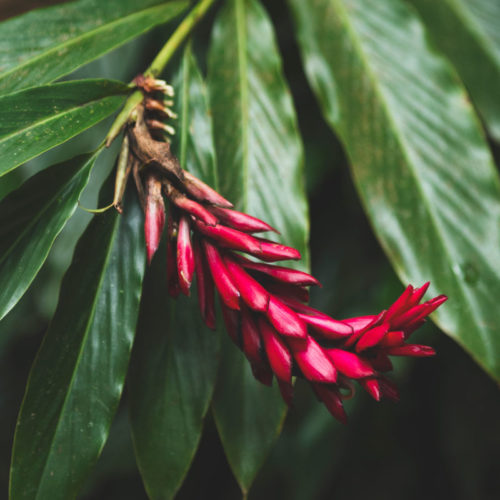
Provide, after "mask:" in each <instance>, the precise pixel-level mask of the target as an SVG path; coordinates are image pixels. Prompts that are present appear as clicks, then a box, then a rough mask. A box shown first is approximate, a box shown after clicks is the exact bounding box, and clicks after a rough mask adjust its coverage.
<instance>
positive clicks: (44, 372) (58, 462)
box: [10, 189, 145, 500]
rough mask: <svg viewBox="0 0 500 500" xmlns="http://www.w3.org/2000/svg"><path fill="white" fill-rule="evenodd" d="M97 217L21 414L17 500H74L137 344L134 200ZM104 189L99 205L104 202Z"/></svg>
mask: <svg viewBox="0 0 500 500" xmlns="http://www.w3.org/2000/svg"><path fill="white" fill-rule="evenodd" d="M129 195H130V196H129V197H128V199H127V201H126V207H125V211H124V214H123V215H122V216H120V215H119V214H118V213H117V212H116V211H115V210H109V211H108V212H106V213H104V214H101V215H96V216H95V217H94V219H93V220H92V221H91V223H90V225H89V226H88V228H87V229H86V231H85V233H84V234H83V236H82V237H81V239H80V241H79V243H78V245H77V248H76V250H75V254H74V258H73V262H72V264H71V266H70V268H69V270H68V272H67V273H66V275H65V277H64V280H63V283H62V287H61V293H60V298H59V304H58V307H57V310H56V313H55V316H54V318H53V320H52V323H51V325H50V327H49V330H48V331H47V333H46V335H45V338H44V340H43V343H42V345H41V347H40V350H39V352H38V355H37V357H36V360H35V363H34V365H33V367H32V369H31V373H30V377H29V380H28V385H27V389H26V394H25V396H24V401H23V404H22V407H21V412H20V415H19V419H18V423H17V429H16V435H15V442H14V451H13V459H12V469H11V486H10V487H11V498H12V500H17V499H23V498H26V499H28V498H29V499H30V500H33V499H46V498H51V499H54V500H56V499H61V500H66V499H68V498H74V497H75V496H76V494H77V492H78V491H79V489H80V487H81V486H82V483H83V481H84V480H85V478H86V476H87V474H88V473H89V471H90V470H91V468H92V466H93V465H94V463H95V461H96V460H97V457H98V456H99V454H100V452H101V450H102V447H103V446H104V443H105V442H106V439H107V435H108V431H109V427H110V425H111V420H112V419H113V416H114V414H115V410H116V407H117V405H118V402H119V399H120V396H121V392H122V389H123V384H124V379H125V374H126V371H127V365H128V360H129V356H130V350H131V347H132V342H133V339H134V334H135V328H136V322H137V316H138V311H139V299H140V294H141V286H142V278H143V273H144V268H145V249H144V248H145V245H144V238H143V235H142V219H143V217H142V211H141V209H140V207H139V205H138V202H137V199H136V194H135V192H132V191H130V193H129ZM110 197H111V191H110V190H109V189H106V190H105V196H103V197H102V199H101V201H103V200H108V199H109V198H110Z"/></svg>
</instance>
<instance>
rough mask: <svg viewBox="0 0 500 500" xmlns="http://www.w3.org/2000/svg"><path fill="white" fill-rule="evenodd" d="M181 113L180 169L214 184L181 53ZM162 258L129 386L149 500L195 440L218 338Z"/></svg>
mask: <svg viewBox="0 0 500 500" xmlns="http://www.w3.org/2000/svg"><path fill="white" fill-rule="evenodd" d="M174 85H175V89H176V93H177V96H178V97H177V99H176V104H177V108H176V111H177V113H178V115H179V127H178V130H177V135H176V137H178V139H176V140H175V141H174V143H173V147H174V151H175V150H177V152H178V154H179V159H180V161H181V165H183V166H186V164H187V166H188V169H189V170H190V171H191V172H193V173H194V174H195V175H197V176H199V177H200V178H202V179H203V180H204V181H206V182H209V183H210V184H212V185H214V183H215V165H214V151H213V143H212V130H211V121H210V118H209V115H208V107H207V100H206V95H205V88H204V85H203V81H202V78H201V74H200V72H199V69H198V67H197V65H196V62H195V60H194V58H193V56H192V54H191V50H190V47H189V46H188V48H187V49H186V51H185V53H184V56H183V59H182V67H181V72H180V74H179V75H178V77H177V78H176V79H175V80H174ZM165 273H166V269H165V261H164V259H158V258H156V259H155V261H154V263H153V268H152V269H151V272H150V273H149V279H148V280H147V282H146V283H147V284H146V286H145V292H144V295H143V300H142V304H141V315H140V322H139V334H138V338H137V341H136V344H135V346H134V354H133V362H132V367H131V373H130V377H129V381H130V405H131V421H132V431H133V437H134V447H135V452H136V457H137V463H138V465H139V469H140V471H141V475H142V478H143V481H144V484H145V487H146V491H147V492H148V495H149V497H150V498H151V499H162V500H164V499H169V498H173V497H174V495H175V493H176V492H177V490H178V489H179V488H180V486H181V484H182V481H183V480H184V477H185V476H186V474H187V472H188V470H189V467H190V465H191V462H192V460H193V458H194V455H195V452H196V449H197V448H198V444H199V442H200V437H201V433H202V429H203V419H204V417H205V414H206V412H207V410H208V408H209V406H210V400H211V399H212V394H213V390H214V386H215V380H216V374H217V367H218V364H219V349H220V335H219V332H212V331H210V330H209V329H208V328H207V327H206V326H205V324H204V323H203V321H202V319H201V315H200V314H199V313H198V311H197V307H196V306H197V304H196V299H195V298H194V297H196V289H195V288H194V287H193V288H194V289H193V290H192V292H191V298H186V297H179V298H178V299H177V300H176V301H174V300H172V299H170V300H168V291H167V287H166V279H165Z"/></svg>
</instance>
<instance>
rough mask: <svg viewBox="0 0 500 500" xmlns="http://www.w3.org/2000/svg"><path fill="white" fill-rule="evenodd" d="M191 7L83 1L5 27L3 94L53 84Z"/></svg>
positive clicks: (149, 0) (157, 0)
mask: <svg viewBox="0 0 500 500" xmlns="http://www.w3.org/2000/svg"><path fill="white" fill-rule="evenodd" d="M187 6H188V2H187V1H171V2H165V1H164V0H141V1H140V2H137V1H136V0H106V1H104V2H103V1H102V0H80V1H78V2H70V3H66V4H64V5H58V6H55V7H50V8H46V9H41V10H36V11H33V12H30V13H28V14H25V15H22V16H20V17H17V18H15V19H12V20H8V21H5V22H3V23H1V24H0V94H8V93H10V92H13V91H15V90H20V89H23V88H27V87H34V86H38V85H43V84H45V83H49V82H52V81H54V80H56V79H58V78H60V77H61V76H63V75H67V74H68V73H71V72H72V71H73V70H75V69H76V68H79V67H80V66H82V65H83V64H85V63H88V62H90V61H92V60H94V59H97V58H98V57H99V56H101V55H103V54H105V53H106V52H108V51H110V50H111V49H113V48H115V47H118V46H120V45H122V44H123V43H125V42H127V41H128V40H131V39H132V38H135V37H137V36H139V35H140V34H141V33H144V32H145V31H147V30H149V29H151V28H153V27H154V26H157V25H158V24H161V23H165V22H167V21H169V20H170V19H172V18H173V17H175V16H177V15H178V14H180V12H182V11H183V10H184V9H185V8H186V7H187Z"/></svg>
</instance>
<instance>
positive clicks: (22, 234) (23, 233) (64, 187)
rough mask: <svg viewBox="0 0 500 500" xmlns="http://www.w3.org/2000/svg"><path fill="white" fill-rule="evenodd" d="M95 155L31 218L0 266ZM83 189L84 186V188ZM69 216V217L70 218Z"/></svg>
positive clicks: (2, 258) (1, 258)
mask: <svg viewBox="0 0 500 500" xmlns="http://www.w3.org/2000/svg"><path fill="white" fill-rule="evenodd" d="M96 155H97V153H95V154H93V155H92V156H91V157H90V158H89V159H88V160H87V161H86V162H85V164H84V165H83V166H82V167H80V169H78V172H76V173H75V175H73V176H72V177H70V178H69V179H68V181H67V182H65V183H64V184H62V185H61V187H60V189H58V190H57V191H56V192H55V194H54V196H52V197H51V198H50V200H48V201H47V202H46V203H45V204H44V205H43V208H42V209H41V210H39V211H38V212H37V216H36V217H35V218H33V219H32V220H31V221H30V222H29V224H28V225H27V226H25V229H24V230H23V231H21V233H20V234H19V236H18V237H17V238H16V239H15V241H14V242H13V244H12V245H11V246H10V247H9V249H8V250H7V251H6V252H5V253H4V254H3V255H2V256H0V266H1V265H2V263H3V262H4V260H5V259H6V258H7V257H8V256H9V255H10V254H11V252H12V250H13V249H14V248H15V247H16V245H17V244H18V242H19V241H20V240H21V239H22V238H24V237H25V236H26V233H27V232H29V231H30V230H31V228H32V227H33V226H34V225H35V224H37V223H38V222H39V220H40V219H41V218H42V217H43V215H44V214H45V213H46V212H47V210H48V209H49V208H50V206H51V205H52V204H53V203H54V199H55V198H57V197H59V195H60V194H61V193H62V192H63V191H64V190H65V189H66V188H67V187H68V186H69V185H70V184H71V183H73V182H74V181H75V179H76V177H78V176H79V175H80V174H81V173H82V172H83V170H84V169H85V168H87V166H89V163H91V162H94V161H95V158H96ZM84 187H85V186H84ZM74 205H75V206H74V209H75V208H76V203H75V204H74ZM74 209H73V210H72V211H71V215H72V214H73V212H74ZM71 215H70V216H69V217H71ZM60 232H61V230H59V231H58V233H57V234H56V235H55V237H57V235H58V234H59V233H60Z"/></svg>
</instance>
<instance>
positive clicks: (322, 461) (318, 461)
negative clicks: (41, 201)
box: [0, 0, 500, 500]
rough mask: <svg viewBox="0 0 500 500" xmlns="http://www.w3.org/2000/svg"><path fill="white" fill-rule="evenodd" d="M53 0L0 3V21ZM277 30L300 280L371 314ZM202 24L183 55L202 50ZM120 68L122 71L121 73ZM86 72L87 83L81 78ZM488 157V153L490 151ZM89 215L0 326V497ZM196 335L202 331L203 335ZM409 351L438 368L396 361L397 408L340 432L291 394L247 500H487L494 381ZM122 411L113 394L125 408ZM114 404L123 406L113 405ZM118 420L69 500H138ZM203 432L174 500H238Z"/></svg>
mask: <svg viewBox="0 0 500 500" xmlns="http://www.w3.org/2000/svg"><path fill="white" fill-rule="evenodd" d="M52 3H57V2H54V1H52V2H50V1H45V2H41V1H38V2H37V1H20V0H17V1H16V2H11V1H8V0H0V19H2V18H7V17H9V16H12V15H14V14H18V13H20V12H21V11H22V10H29V9H31V8H34V7H38V6H40V5H42V4H43V5H47V4H52ZM264 5H265V7H266V8H267V9H268V11H269V13H270V15H271V17H272V19H273V22H274V24H275V28H276V30H277V34H278V39H279V44H280V49H281V54H282V56H283V58H284V65H285V72H286V76H287V78H288V81H289V83H290V86H291V90H292V94H293V98H294V102H295V106H296V109H297V112H298V119H299V126H300V129H301V133H302V137H303V139H304V144H305V153H306V175H307V179H306V181H307V191H308V198H309V203H310V220H311V262H312V272H313V274H314V275H316V276H317V277H318V278H319V279H320V280H321V281H322V282H323V284H324V289H323V290H322V293H321V294H316V295H313V299H312V302H313V304H314V305H316V306H319V307H321V308H323V309H324V310H325V311H326V312H328V313H331V314H334V315H338V316H341V317H342V316H348V315H351V314H357V313H360V314H362V313H363V312H366V313H369V312H371V311H375V310H378V309H382V308H383V307H384V305H385V304H387V303H389V302H390V301H391V300H393V299H394V298H395V297H396V296H397V295H398V293H399V292H400V290H401V285H400V283H399V281H398V279H397V278H396V276H395V274H394V272H393V271H392V268H391V266H390V265H389V263H388V261H387V259H386V257H385V255H384V253H383V252H382V250H381V248H380V246H379V244H378V242H377V241H376V239H375V237H374V236H373V233H372V230H371V228H370V225H369V223H368V221H367V219H366V216H365V215H364V212H363V210H362V208H361V206H360V203H359V199H358V197H357V195H356V192H355V189H354V186H353V183H352V179H351V176H350V173H349V170H348V166H347V160H346V157H345V154H344V151H343V149H342V146H341V145H340V143H339V142H338V140H337V139H336V137H335V136H334V135H333V134H332V132H331V131H330V129H329V128H328V127H327V125H326V124H325V122H324V120H323V118H322V115H321V113H320V111H319V109H318V106H317V104H316V100H315V99H314V97H313V95H312V92H311V90H310V88H309V86H308V84H307V81H306V78H305V76H304V74H303V70H302V64H301V62H300V60H299V53H298V49H297V47H296V45H295V41H294V36H293V27H292V24H291V19H290V18H289V15H288V11H287V9H286V8H285V2H284V1H282V0H279V1H267V2H264ZM210 23H211V17H210V16H209V18H208V19H207V20H206V21H205V22H204V23H203V24H202V26H201V29H200V31H199V36H198V39H197V41H196V42H197V43H196V47H197V50H199V51H200V52H203V51H204V50H205V47H206V41H207V39H208V28H209V25H210ZM164 39H165V35H164V32H162V30H161V29H160V30H156V31H154V32H153V33H151V34H149V35H147V36H144V37H142V38H141V39H139V40H138V41H135V42H133V43H130V44H128V45H127V46H125V47H124V48H120V49H118V50H116V51H114V52H113V53H111V54H110V55H108V56H106V57H105V59H104V61H101V62H96V63H93V65H92V66H91V68H89V67H87V68H83V69H82V70H80V76H82V77H85V76H88V75H92V76H103V77H114V78H122V79H123V80H124V81H127V80H128V79H130V78H131V77H132V76H133V75H134V74H135V72H137V71H139V70H140V69H141V68H143V67H144V66H145V65H146V64H147V63H149V61H150V58H151V54H154V52H155V47H157V46H159V43H160V42H161V41H162V40H164ZM124 60H125V63H124ZM86 72H88V75H87V74H86ZM102 130H106V128H105V127H104V128H100V129H99V130H97V131H96V130H92V131H90V132H88V133H86V134H84V137H83V138H78V139H77V141H72V143H71V144H69V145H68V144H66V145H64V146H62V147H59V148H57V150H56V151H55V152H51V153H48V154H46V155H44V156H42V157H41V158H40V159H38V160H35V161H32V162H31V164H28V165H27V166H25V167H23V169H20V170H19V171H16V172H15V175H13V174H11V175H10V176H9V182H11V183H12V184H11V185H17V184H19V183H20V182H21V180H22V179H23V178H26V177H27V176H28V175H31V173H32V172H34V171H35V170H37V169H39V168H41V166H42V165H45V164H49V163H51V162H53V161H54V159H55V158H56V157H57V158H64V157H67V156H68V154H70V153H68V152H69V151H70V150H71V148H72V147H75V146H76V147H82V146H84V145H86V144H92V143H95V142H96V141H97V140H98V139H99V137H101V136H102V133H103V132H102ZM491 146H492V148H493V151H494V153H495V154H496V156H497V158H498V155H499V151H498V148H496V147H495V146H494V144H491ZM99 177H101V178H102V177H104V173H98V175H96V174H95V173H94V174H93V178H92V184H91V187H90V188H89V189H88V190H87V194H86V198H85V199H84V201H85V202H86V203H87V204H89V205H90V204H92V203H95V196H96V194H95V191H96V188H94V189H93V188H92V186H97V185H98V184H99V182H100V179H99ZM1 195H2V193H0V196H1ZM88 219H89V217H88V216H87V215H86V214H84V213H78V216H77V217H76V218H74V220H72V221H71V223H70V224H69V225H68V226H67V227H66V228H65V229H64V231H63V233H62V234H61V235H60V236H59V238H58V240H57V242H56V246H55V248H54V250H53V251H52V253H51V256H50V258H49V260H48V261H47V262H46V264H45V265H44V268H43V269H42V272H41V273H40V274H39V276H38V277H37V278H36V281H35V284H34V286H33V287H32V288H31V289H30V291H29V292H28V293H27V294H26V295H25V296H24V298H23V299H22V300H21V302H20V303H19V304H18V305H17V306H16V307H15V308H14V309H13V310H12V311H11V313H10V314H9V315H8V316H7V318H6V319H5V321H4V322H3V323H2V324H1V326H0V329H1V335H0V492H1V493H0V497H2V498H3V497H4V496H5V495H6V493H5V492H6V491H7V484H8V469H9V462H10V452H11V447H12V437H13V434H14V428H15V421H16V417H17V412H18V409H19V406H20V403H21V399H22V396H23V392H24V387H25V384H26V379H27V376H28V372H29V368H30V365H31V363H32V360H33V358H34V355H35V353H36V351H37V349H38V346H39V344H40V341H41V338H42V336H43V334H44V332H45V330H46V328H47V324H48V321H49V318H50V317H51V315H52V312H53V310H54V306H55V303H56V301H57V294H58V288H59V283H60V279H61V275H62V272H63V271H64V269H65V267H67V265H68V263H69V260H70V257H71V254H72V249H73V246H74V244H75V242H76V239H77V238H78V236H79V234H80V232H81V231H82V228H83V227H84V226H85V224H86V222H87V221H88ZM207 334H208V332H207ZM419 335H420V337H419V339H420V340H421V341H422V342H424V341H425V342H426V343H429V344H431V345H433V346H435V347H436V349H437V351H438V356H437V357H436V358H433V359H428V360H423V361H419V362H416V363H412V362H406V363H400V366H398V369H397V370H396V371H397V377H398V382H399V384H400V385H401V394H402V398H401V402H400V403H399V404H392V403H385V402H384V403H381V404H376V403H374V402H373V401H371V400H369V398H368V397H367V396H366V395H365V394H358V395H357V397H356V398H355V399H354V400H353V401H351V402H350V404H348V409H349V413H350V423H349V425H348V426H346V427H344V426H342V425H341V424H338V423H337V422H335V421H333V419H332V418H331V417H330V416H329V415H328V413H327V411H326V410H325V408H323V407H322V406H321V405H319V404H317V403H316V401H314V397H313V396H312V395H311V394H310V393H309V391H307V390H303V389H304V388H302V387H301V386H300V385H299V386H298V390H297V395H296V404H295V408H294V410H293V411H291V412H290V414H289V415H288V417H287V420H286V424H285V427H284V430H283V433H282V435H281V437H280V438H279V440H278V443H277V445H276V447H275V448H274V450H273V451H272V453H271V455H270V456H269V458H268V460H267V462H266V464H265V466H264V467H263V469H262V471H261V473H260V475H259V476H258V479H257V481H256V483H255V485H254V487H253V488H252V490H251V493H250V498H273V499H276V498H283V499H287V500H295V499H296V500H299V499H306V498H307V499H318V500H319V499H325V500H326V499H331V498H335V499H337V500H343V499H357V498H365V497H368V496H369V497H370V498H371V499H373V500H377V499H380V500H383V499H384V500H385V499H399V498H405V499H420V498H427V499H442V498H450V499H458V500H462V499H463V500H469V499H472V498H474V499H479V500H490V499H491V500H494V499H496V498H498V493H499V492H500V426H499V421H500V398H499V397H498V396H499V393H498V387H497V385H496V383H495V382H494V381H493V380H492V379H491V378H490V377H488V376H487V375H486V374H485V372H483V371H482V369H481V368H479V366H478V365H477V364H475V363H474V362H473V361H472V359H471V358H470V357H469V356H468V355H467V354H466V353H465V352H464V351H463V350H462V349H461V348H460V347H459V346H458V345H457V344H456V343H454V342H453V341H452V340H450V339H449V338H448V337H446V336H445V335H443V334H442V333H440V332H439V330H438V329H437V328H436V327H435V326H434V325H432V324H428V325H427V326H426V328H425V330H424V331H422V332H420V333H419ZM126 399H127V392H125V397H124V400H125V401H126ZM122 403H123V402H122ZM122 406H123V408H120V410H119V413H118V415H117V418H116V419H115V422H114V424H113V427H112V431H111V434H110V438H109V441H108V443H107V444H106V447H105V449H104V452H103V455H102V456H101V458H100V460H99V462H98V465H97V467H96V469H95V471H94V473H93V475H92V477H91V479H90V480H89V481H88V483H87V487H86V489H85V492H84V493H83V494H82V496H81V498H83V499H86V500H91V499H92V500H101V499H104V498H105V499H110V500H111V499H128V498H130V499H134V500H137V499H142V498H144V499H145V498H146V495H145V493H144V489H143V486H142V483H141V479H140V476H139V474H138V472H137V469H136V466H135V460H134V456H133V450H132V444H131V440H130V429H129V424H128V416H127V412H126V411H125V408H124V406H125V405H124V404H122ZM238 496H239V488H238V486H237V484H236V482H235V480H234V479H233V476H232V474H231V471H230V469H229V467H228V465H227V462H226V458H225V456H224V452H223V450H222V447H221V444H220V441H219V438H218V436H217V432H216V430H215V426H214V424H213V421H212V419H211V417H210V416H209V417H208V418H207V422H206V425H205V431H204V434H203V438H202V442H201V446H200V448H199V450H198V452H197V455H196V458H195V461H194V463H193V466H192V468H191V470H190V472H189V474H188V476H187V478H186V481H185V483H184V485H183V487H182V489H181V490H180V492H179V495H178V498H179V499H191V498H196V499H202V498H218V499H233V498H238Z"/></svg>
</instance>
